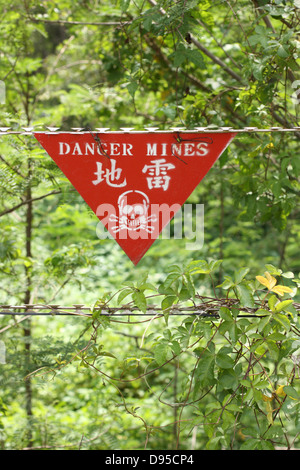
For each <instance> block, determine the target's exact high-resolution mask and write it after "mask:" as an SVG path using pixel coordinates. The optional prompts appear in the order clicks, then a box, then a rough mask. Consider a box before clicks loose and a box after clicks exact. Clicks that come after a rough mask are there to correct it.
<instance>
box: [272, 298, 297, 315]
mask: <svg viewBox="0 0 300 470" xmlns="http://www.w3.org/2000/svg"><path fill="white" fill-rule="evenodd" d="M292 303H293V300H292V299H289V300H283V301H282V302H279V303H278V304H277V305H276V306H275V309H274V312H276V313H278V312H281V311H282V310H285V309H286V308H287V307H288V306H289V305H291V304H292Z"/></svg>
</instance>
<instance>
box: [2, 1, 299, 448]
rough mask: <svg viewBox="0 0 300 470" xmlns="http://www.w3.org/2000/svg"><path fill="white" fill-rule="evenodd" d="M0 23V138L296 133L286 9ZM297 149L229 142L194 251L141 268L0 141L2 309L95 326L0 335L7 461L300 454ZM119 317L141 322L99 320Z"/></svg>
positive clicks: (268, 5)
mask: <svg viewBox="0 0 300 470" xmlns="http://www.w3.org/2000/svg"><path fill="white" fill-rule="evenodd" d="M0 5H1V10H0V15H1V22H0V60H1V66H0V80H1V83H2V88H1V89H2V92H3V84H5V90H6V96H5V100H4V102H3V104H0V116H1V120H0V124H1V127H11V128H13V129H17V130H19V129H20V128H21V127H29V126H36V127H38V126H56V127H60V128H61V129H62V130H69V129H70V128H72V127H74V128H87V127H90V128H93V129H94V128H96V127H107V128H110V129H112V130H118V129H119V128H120V127H135V128H136V129H143V128H144V127H146V126H150V125H151V126H157V127H159V128H160V129H169V128H171V127H178V126H180V127H186V128H188V129H193V128H195V127H197V126H208V125H210V126H212V127H213V126H227V127H233V128H241V127H245V126H246V127H259V128H262V129H268V128H270V127H284V128H291V127H294V126H297V125H299V124H298V112H299V103H298V101H297V91H298V90H299V89H300V80H299V62H298V58H299V23H300V21H299V12H300V2H299V0H228V1H227V0H217V1H212V0H200V1H195V0H178V1H175V2H173V1H170V0H157V1H154V0H118V1H115V2H111V1H110V2H109V1H107V0H80V1H79V2H71V1H70V0H63V1H59V2H58V1H52V2H49V1H47V2H46V1H44V2H43V1H37V0H10V1H9V2H7V1H4V0H0ZM297 32H298V36H297ZM0 102H1V103H2V100H0ZM299 134H300V133H299V132H294V133H284V132H272V133H270V132H265V133H243V134H239V135H238V136H237V137H236V139H235V140H234V142H233V143H232V145H231V146H230V147H229V148H228V149H227V150H226V151H225V152H224V154H223V155H222V157H221V158H220V159H219V161H218V162H217V164H216V165H215V166H214V167H213V168H212V170H211V171H210V172H209V174H208V175H207V176H206V177H205V179H204V180H203V182H202V183H201V185H199V187H198V188H197V189H196V190H195V191H194V192H193V194H192V195H191V196H190V198H189V200H188V201H187V202H189V203H193V204H197V203H198V204H204V208H205V226H204V235H205V240H204V245H203V247H202V248H201V249H200V248H199V249H196V250H189V249H187V246H186V239H184V238H183V239H182V240H177V239H171V240H167V239H163V238H160V239H158V240H157V241H156V242H155V243H154V244H153V246H152V247H151V249H150V250H149V252H148V253H147V255H146V256H145V257H144V258H143V259H142V261H141V262H140V263H139V265H138V266H137V267H134V266H133V265H132V263H131V262H130V261H129V260H128V258H127V257H126V255H125V254H124V253H123V252H122V250H121V249H120V248H119V246H118V245H117V244H116V243H115V242H114V241H113V240H109V239H106V240H103V239H102V240H101V239H99V238H98V236H97V226H98V222H99V221H98V219H97V218H96V216H95V215H94V214H93V213H92V212H91V210H90V209H89V208H88V206H87V205H86V204H85V203H84V201H83V200H82V198H81V197H80V196H79V195H78V194H77V193H76V191H74V190H73V189H72V187H71V185H70V183H69V182H68V181H67V180H66V178H65V177H64V176H63V175H62V173H61V172H60V170H59V169H58V168H57V167H56V165H55V164H54V163H53V161H52V160H51V159H50V158H49V156H48V155H47V154H46V153H45V152H44V151H43V149H42V148H41V147H40V146H39V145H38V144H37V143H36V142H35V141H34V139H33V137H32V136H26V135H18V136H11V135H10V136H6V137H2V136H1V142H0V230H1V238H0V279H1V283H0V296H1V297H0V303H1V304H3V305H4V304H6V305H20V304H23V303H25V304H33V303H34V304H43V305H44V304H45V305H49V304H54V303H55V304H59V305H73V304H85V305H89V306H90V308H91V314H92V317H89V318H77V317H71V316H70V317H58V316H53V317H43V316H40V317H32V318H31V319H29V320H28V319H23V318H22V317H8V316H1V317H0V341H1V343H0V359H1V358H2V360H0V447H1V448H2V449H4V450H8V449H23V448H42V449H47V448H53V449H61V448H63V449H73V448H82V449H143V448H146V449H148V450H149V449H177V448H179V449H209V450H211V449H233V450H238V449H251V450H252V449H267V450H273V449H274V448H278V447H284V448H291V447H296V448H299V439H298V434H299V431H300V422H299V396H300V385H299V364H300V362H299V361H300V324H299V320H298V311H299V304H298V303H297V301H298V298H297V287H298V286H299V282H300V280H299V271H300V264H299V241H300V236H299V233H300V230H299V225H300V224H299V205H298V198H299V190H300V181H299V170H300V160H299ZM185 235H188V234H185ZM203 260H205V261H203ZM264 273H265V274H264ZM122 305H126V306H127V307H128V308H132V307H134V306H135V307H136V308H137V309H138V310H139V312H140V313H142V314H144V316H139V317H134V316H132V317H116V316H113V315H111V316H110V317H107V316H104V315H103V309H105V308H107V307H108V306H111V307H115V308H117V307H120V306H122ZM153 305H154V306H155V307H156V308H161V309H162V312H161V314H157V315H156V316H153V317H149V316H148V315H147V308H148V309H149V308H150V307H151V306H153ZM194 306H197V308H198V309H200V310H201V308H202V310H203V309H204V311H205V312H206V313H207V314H208V316H203V315H196V316H195V315H192V314H191V315H185V316H179V315H178V316H175V315H174V316H173V315H172V314H171V313H172V308H174V307H176V308H177V309H178V308H190V307H193V308H195V307H194ZM153 308H154V307H153ZM156 312H157V310H156ZM101 313H102V314H101ZM20 320H21V321H20ZM1 348H2V349H1ZM3 348H4V349H5V351H3ZM4 352H5V360H3V359H4V358H3V357H2V356H3V355H4Z"/></svg>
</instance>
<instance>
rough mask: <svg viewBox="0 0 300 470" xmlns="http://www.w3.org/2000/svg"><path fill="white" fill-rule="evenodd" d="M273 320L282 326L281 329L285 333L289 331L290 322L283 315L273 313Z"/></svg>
mask: <svg viewBox="0 0 300 470" xmlns="http://www.w3.org/2000/svg"><path fill="white" fill-rule="evenodd" d="M273 318H274V320H276V321H277V323H279V324H280V325H282V326H283V328H284V329H285V330H286V331H290V329H291V324H290V321H289V319H288V318H287V316H286V315H283V314H281V313H274V314H273Z"/></svg>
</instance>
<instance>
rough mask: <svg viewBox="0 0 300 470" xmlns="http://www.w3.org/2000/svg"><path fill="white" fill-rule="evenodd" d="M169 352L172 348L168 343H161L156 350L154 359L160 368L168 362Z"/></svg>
mask: <svg viewBox="0 0 300 470" xmlns="http://www.w3.org/2000/svg"><path fill="white" fill-rule="evenodd" d="M169 352H170V346H169V345H168V343H166V342H161V343H159V344H158V345H157V346H156V347H155V348H154V358H155V360H156V362H157V364H158V365H159V366H162V365H163V364H164V363H165V362H166V361H167V360H168V354H169Z"/></svg>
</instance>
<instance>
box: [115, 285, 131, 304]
mask: <svg viewBox="0 0 300 470" xmlns="http://www.w3.org/2000/svg"><path fill="white" fill-rule="evenodd" d="M129 294H132V289H124V290H122V291H121V292H120V294H119V296H118V303H119V304H120V303H121V302H122V300H124V299H125V297H127V296H128V295H129Z"/></svg>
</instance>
